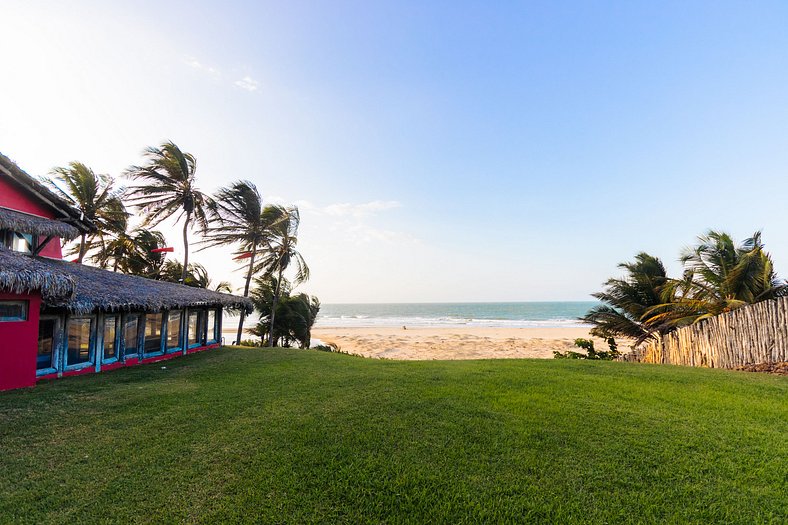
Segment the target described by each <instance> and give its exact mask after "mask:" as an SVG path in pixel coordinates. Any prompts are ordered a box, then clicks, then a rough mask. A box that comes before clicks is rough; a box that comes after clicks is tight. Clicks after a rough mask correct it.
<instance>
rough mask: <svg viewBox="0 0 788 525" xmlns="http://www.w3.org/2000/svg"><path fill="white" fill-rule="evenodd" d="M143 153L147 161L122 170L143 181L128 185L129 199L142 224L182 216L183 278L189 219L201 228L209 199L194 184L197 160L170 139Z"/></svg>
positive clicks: (182, 278) (185, 269) (205, 222)
mask: <svg viewBox="0 0 788 525" xmlns="http://www.w3.org/2000/svg"><path fill="white" fill-rule="evenodd" d="M144 156H145V158H146V159H147V164H145V165H144V166H132V167H130V168H129V169H128V170H127V171H126V176H128V177H130V178H131V179H134V180H137V181H141V182H143V184H141V185H139V186H133V187H131V188H129V197H130V201H131V202H132V203H133V204H134V205H135V206H136V207H137V208H138V209H139V210H141V211H142V212H143V213H145V215H146V218H145V223H144V224H145V225H146V226H156V225H157V224H159V223H160V222H162V221H163V220H165V219H168V218H170V217H173V216H175V222H176V223H178V222H179V221H180V220H181V219H182V218H183V219H184V221H183V251H184V255H183V269H182V273H181V281H184V280H185V279H186V272H187V270H188V267H189V230H190V229H191V228H192V227H193V223H192V221H194V224H196V225H198V226H199V227H200V228H201V229H202V230H203V231H204V230H205V229H207V227H208V216H207V208H208V206H209V204H210V202H211V199H210V197H208V196H207V195H205V194H204V193H203V192H201V191H200V190H199V189H198V188H197V186H196V183H195V171H196V170H197V161H196V160H195V158H194V156H193V155H191V154H189V153H185V152H183V151H181V150H180V148H179V147H178V146H176V145H175V144H174V143H172V142H165V143H163V144H162V145H161V146H159V147H158V148H155V147H150V148H147V149H146V150H145V152H144Z"/></svg>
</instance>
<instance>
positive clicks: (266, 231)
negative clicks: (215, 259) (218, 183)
mask: <svg viewBox="0 0 788 525" xmlns="http://www.w3.org/2000/svg"><path fill="white" fill-rule="evenodd" d="M210 210H211V219H212V222H211V226H210V227H209V228H208V230H207V231H206V232H205V240H204V241H203V244H205V248H208V247H210V246H227V245H237V246H238V251H237V252H236V255H240V256H241V257H242V258H244V259H247V258H248V260H249V262H248V265H247V269H246V283H245V284H244V297H249V285H250V283H251V281H252V276H253V274H254V270H255V263H256V261H257V256H258V254H259V253H261V251H262V250H263V249H265V248H266V247H267V246H268V245H269V243H270V240H271V234H272V230H271V229H272V227H273V224H274V223H275V222H276V221H278V220H280V219H281V214H280V213H279V212H278V209H277V208H276V207H272V206H269V207H266V208H264V207H263V198H262V197H261V196H260V192H259V191H258V190H257V187H256V186H255V185H254V184H252V183H251V182H249V181H237V182H233V183H232V184H230V186H228V187H226V188H221V189H220V190H219V191H218V192H217V193H216V195H215V196H214V199H213V201H212V204H211V207H210ZM245 318H246V312H245V311H243V310H242V311H241V315H240V321H239V322H238V334H237V336H236V344H240V342H241V335H242V334H243V326H244V320H245Z"/></svg>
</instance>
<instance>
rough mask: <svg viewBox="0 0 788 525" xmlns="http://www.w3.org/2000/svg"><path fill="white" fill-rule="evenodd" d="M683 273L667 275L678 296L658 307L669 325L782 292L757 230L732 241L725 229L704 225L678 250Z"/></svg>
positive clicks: (785, 290) (786, 289)
mask: <svg viewBox="0 0 788 525" xmlns="http://www.w3.org/2000/svg"><path fill="white" fill-rule="evenodd" d="M681 262H682V263H683V264H684V267H685V272H684V278H683V279H681V280H676V281H672V282H671V283H670V286H671V287H673V288H674V289H675V290H676V296H677V297H678V300H676V301H674V302H673V303H672V304H666V305H664V307H662V308H661V310H662V314H661V315H662V316H663V317H664V318H665V319H666V320H667V321H668V322H670V323H671V324H672V325H673V326H683V325H686V324H689V323H694V322H698V321H701V320H703V319H707V318H709V317H713V316H715V315H719V314H721V313H723V312H729V311H731V310H735V309H736V308H740V307H742V306H744V305H747V304H753V303H757V302H760V301H764V300H766V299H774V298H776V297H780V296H783V295H786V294H788V285H786V282H785V281H783V280H781V279H779V278H778V277H777V274H776V273H775V271H774V264H773V263H772V259H771V256H770V255H769V254H768V253H767V252H766V250H765V249H764V244H763V241H762V240H761V232H755V233H754V234H753V236H752V237H750V238H748V239H745V240H744V242H742V243H741V244H740V245H739V246H736V244H735V242H734V241H733V238H732V237H731V236H730V235H728V234H727V233H725V232H719V231H713V230H711V231H709V232H708V233H706V234H705V235H701V236H700V237H698V243H697V244H696V245H695V246H693V247H690V248H686V249H685V250H684V252H683V253H682V255H681Z"/></svg>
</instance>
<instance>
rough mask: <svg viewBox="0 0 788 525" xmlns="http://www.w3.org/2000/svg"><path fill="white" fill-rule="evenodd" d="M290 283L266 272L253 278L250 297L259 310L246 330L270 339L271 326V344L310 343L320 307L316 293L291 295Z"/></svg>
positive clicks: (307, 345) (307, 346) (301, 344)
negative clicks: (275, 300)
mask: <svg viewBox="0 0 788 525" xmlns="http://www.w3.org/2000/svg"><path fill="white" fill-rule="evenodd" d="M277 288H278V289H279V294H280V297H279V300H278V302H277V304H276V312H275V313H274V310H273V308H274V297H275V291H276V289H277ZM291 291H292V286H291V284H290V283H289V282H288V281H287V280H286V279H282V281H281V282H278V281H277V280H276V278H274V277H272V276H270V275H266V276H263V277H258V278H257V279H255V287H254V290H253V291H252V294H251V297H252V302H253V303H254V306H255V310H256V311H258V312H259V313H260V320H259V321H258V323H257V324H256V325H255V326H253V327H252V328H250V329H249V330H248V332H249V333H250V334H252V335H256V336H258V337H260V338H261V339H266V338H269V339H271V327H272V326H273V327H274V329H273V344H276V345H278V344H281V345H282V346H286V347H287V346H290V345H291V344H292V343H293V342H297V343H298V346H299V347H301V348H309V346H310V344H311V337H312V336H311V331H312V326H313V325H314V323H315V319H317V314H318V312H319V311H320V301H319V300H318V299H317V297H313V296H310V295H307V294H303V293H300V294H297V295H290V293H291Z"/></svg>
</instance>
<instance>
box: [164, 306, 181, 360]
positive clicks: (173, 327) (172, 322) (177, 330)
mask: <svg viewBox="0 0 788 525" xmlns="http://www.w3.org/2000/svg"><path fill="white" fill-rule="evenodd" d="M182 323H183V312H181V311H180V310H172V311H170V312H167V336H166V339H165V348H166V349H167V351H168V352H177V351H179V350H183V338H182V335H183V334H182V333H181V326H183V324H182Z"/></svg>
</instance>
